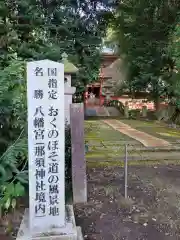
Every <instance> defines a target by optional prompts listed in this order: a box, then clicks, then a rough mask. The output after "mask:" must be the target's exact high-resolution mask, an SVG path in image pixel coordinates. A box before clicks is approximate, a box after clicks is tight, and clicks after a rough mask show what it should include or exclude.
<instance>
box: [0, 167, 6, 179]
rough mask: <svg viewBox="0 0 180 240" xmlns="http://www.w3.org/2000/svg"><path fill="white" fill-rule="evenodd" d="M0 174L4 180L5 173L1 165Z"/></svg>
mask: <svg viewBox="0 0 180 240" xmlns="http://www.w3.org/2000/svg"><path fill="white" fill-rule="evenodd" d="M0 173H1V178H4V177H5V176H6V171H5V169H4V167H3V166H2V165H0Z"/></svg>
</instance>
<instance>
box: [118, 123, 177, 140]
mask: <svg viewBox="0 0 180 240" xmlns="http://www.w3.org/2000/svg"><path fill="white" fill-rule="evenodd" d="M121 121H122V122H123V123H125V124H128V125H130V126H131V127H133V128H135V129H137V130H139V131H142V132H145V133H148V134H150V135H152V136H154V137H157V138H161V139H164V140H166V141H169V142H178V141H180V130H178V129H171V128H168V127H167V126H166V125H165V124H161V123H158V122H155V121H154V122H153V121H152V122H146V121H140V120H121Z"/></svg>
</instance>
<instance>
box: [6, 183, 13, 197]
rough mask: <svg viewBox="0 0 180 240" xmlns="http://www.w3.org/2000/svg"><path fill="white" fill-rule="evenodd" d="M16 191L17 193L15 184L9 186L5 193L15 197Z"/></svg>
mask: <svg viewBox="0 0 180 240" xmlns="http://www.w3.org/2000/svg"><path fill="white" fill-rule="evenodd" d="M14 191H15V189H14V184H13V183H10V184H8V185H7V188H6V191H5V192H6V194H7V195H10V196H13V195H14Z"/></svg>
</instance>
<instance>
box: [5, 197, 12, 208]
mask: <svg viewBox="0 0 180 240" xmlns="http://www.w3.org/2000/svg"><path fill="white" fill-rule="evenodd" d="M10 205H11V199H10V198H8V200H7V201H6V203H5V204H4V208H5V209H9V207H10Z"/></svg>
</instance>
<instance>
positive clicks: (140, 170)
mask: <svg viewBox="0 0 180 240" xmlns="http://www.w3.org/2000/svg"><path fill="white" fill-rule="evenodd" d="M179 174H180V166H172V165H171V166H158V167H155V166H153V167H144V166H131V167H129V169H128V196H129V198H128V199H125V198H124V197H123V195H124V182H123V168H120V167H105V168H89V169H88V198H89V199H88V203H87V204H83V205H82V204H80V205H77V206H76V216H77V224H78V225H80V226H81V227H82V229H83V232H84V236H85V239H88V240H95V239H96V240H110V239H112V240H135V239H137V240H138V239H139V240H143V239H144V240H146V239H147V240H152V239H154V240H171V239H172V240H177V239H180V229H179V226H180V210H179V207H180V203H179V200H180V187H179V186H180V178H179Z"/></svg>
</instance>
